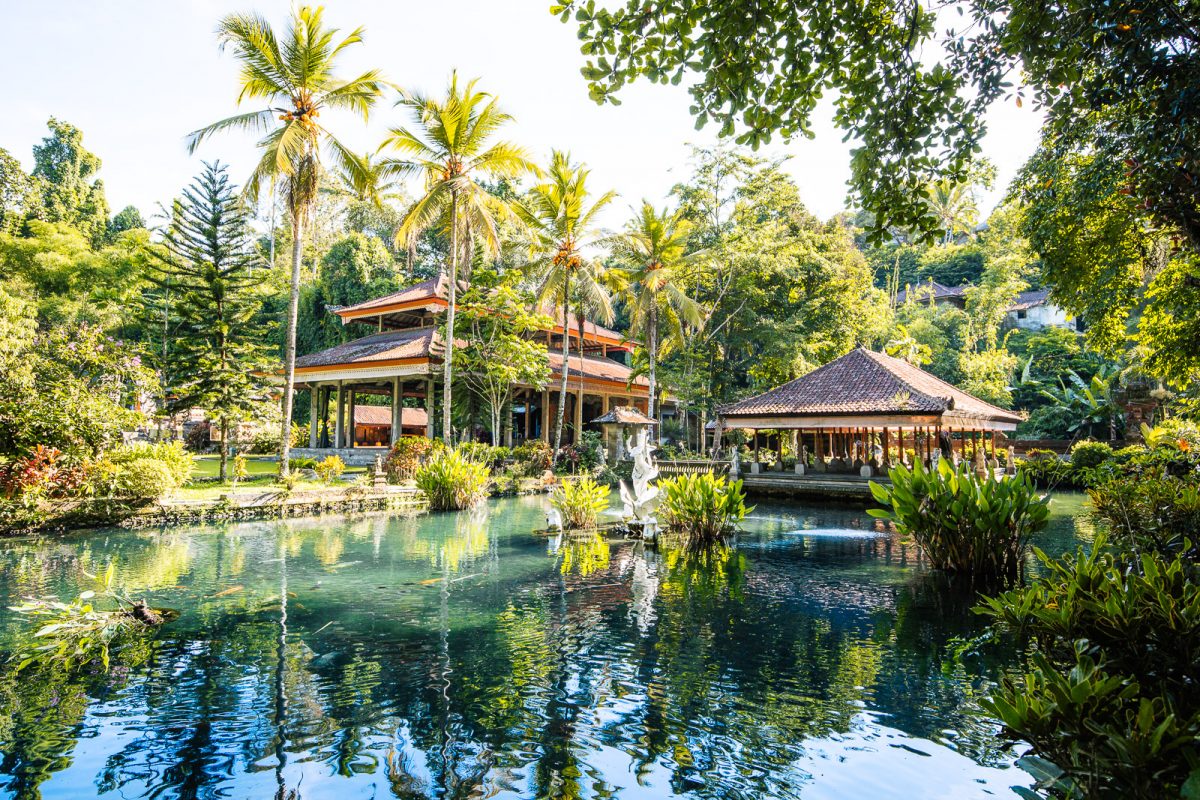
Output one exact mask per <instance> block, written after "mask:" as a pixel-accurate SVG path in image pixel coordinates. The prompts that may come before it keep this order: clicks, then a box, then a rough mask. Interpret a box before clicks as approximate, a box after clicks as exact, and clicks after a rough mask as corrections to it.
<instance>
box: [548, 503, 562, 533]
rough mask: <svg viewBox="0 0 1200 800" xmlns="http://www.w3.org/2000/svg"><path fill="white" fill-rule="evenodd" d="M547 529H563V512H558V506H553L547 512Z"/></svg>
mask: <svg viewBox="0 0 1200 800" xmlns="http://www.w3.org/2000/svg"><path fill="white" fill-rule="evenodd" d="M546 530H548V531H561V530H562V514H560V513H558V509H557V508H551V509H550V510H549V511H547V512H546Z"/></svg>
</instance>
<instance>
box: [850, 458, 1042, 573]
mask: <svg viewBox="0 0 1200 800" xmlns="http://www.w3.org/2000/svg"><path fill="white" fill-rule="evenodd" d="M888 476H889V477H890V478H891V480H892V483H891V486H885V485H882V484H879V483H876V482H874V481H872V482H871V493H872V494H874V496H875V499H876V500H878V501H879V502H880V503H882V504H884V505H885V506H887V508H883V509H871V511H870V512H869V513H870V514H871V515H872V516H874V517H879V518H881V519H886V520H889V521H890V522H891V523H892V524H894V525H895V526H896V530H897V531H899V532H900V533H901V534H904V535H906V536H911V537H912V538H913V539H914V540H915V541H916V543H917V544H918V545H920V547H921V550H922V551H923V552H924V553H925V556H926V557H927V558H928V559H929V562H930V563H931V564H932V565H933V566H934V567H935V568H936V569H941V570H946V571H948V572H959V573H964V574H967V575H971V576H977V577H979V578H981V579H995V578H1010V579H1011V578H1015V577H1018V576H1019V575H1020V574H1021V571H1022V567H1023V564H1024V560H1025V555H1026V547H1027V546H1028V543H1029V540H1030V537H1031V536H1033V535H1034V534H1036V533H1037V532H1038V531H1040V530H1042V529H1043V528H1044V527H1045V526H1046V521H1047V519H1048V518H1049V516H1050V508H1049V504H1050V500H1049V498H1048V497H1044V496H1041V495H1039V494H1037V492H1036V491H1035V489H1034V487H1033V483H1032V482H1031V481H1030V480H1029V478H1027V477H1024V476H1018V477H1017V478H1002V477H1000V478H998V477H996V476H993V475H990V474H989V475H988V476H987V477H984V478H979V477H976V476H975V474H974V472H973V470H972V468H971V466H970V465H969V464H967V463H965V462H964V463H962V464H959V465H958V466H957V467H955V466H953V465H951V463H950V462H949V460H945V459H943V460H941V461H939V462H938V466H937V468H936V469H926V468H925V467H924V466H922V464H921V462H920V461H917V462H916V463H915V464H914V465H913V467H912V469H909V468H908V467H905V466H903V465H900V466H896V467H893V468H892V469H891V471H890V472H889V473H888Z"/></svg>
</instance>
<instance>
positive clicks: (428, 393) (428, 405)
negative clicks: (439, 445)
mask: <svg viewBox="0 0 1200 800" xmlns="http://www.w3.org/2000/svg"><path fill="white" fill-rule="evenodd" d="M425 438H427V439H432V438H433V378H428V379H426V381H425Z"/></svg>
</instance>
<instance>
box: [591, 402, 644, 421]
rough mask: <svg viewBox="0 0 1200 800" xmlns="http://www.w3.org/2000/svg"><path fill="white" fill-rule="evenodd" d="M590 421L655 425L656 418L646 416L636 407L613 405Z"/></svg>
mask: <svg viewBox="0 0 1200 800" xmlns="http://www.w3.org/2000/svg"><path fill="white" fill-rule="evenodd" d="M592 422H595V423H599V424H601V425H608V424H616V425H657V424H658V420H656V419H652V418H651V417H647V416H646V415H645V414H643V413H642V412H641V411H638V410H637V409H636V408H630V407H629V406H613V407H612V408H610V409H609V410H608V413H607V414H602V415H601V416H599V417H596V418H595V419H594V420H592Z"/></svg>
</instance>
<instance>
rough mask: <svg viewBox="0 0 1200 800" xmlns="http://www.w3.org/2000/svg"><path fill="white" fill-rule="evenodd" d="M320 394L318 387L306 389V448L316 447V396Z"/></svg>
mask: <svg viewBox="0 0 1200 800" xmlns="http://www.w3.org/2000/svg"><path fill="white" fill-rule="evenodd" d="M320 393H321V390H320V389H319V388H318V387H316V386H312V385H310V386H309V387H308V446H309V447H312V448H314V449H315V448H316V446H317V405H318V403H317V395H319V394H320Z"/></svg>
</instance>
